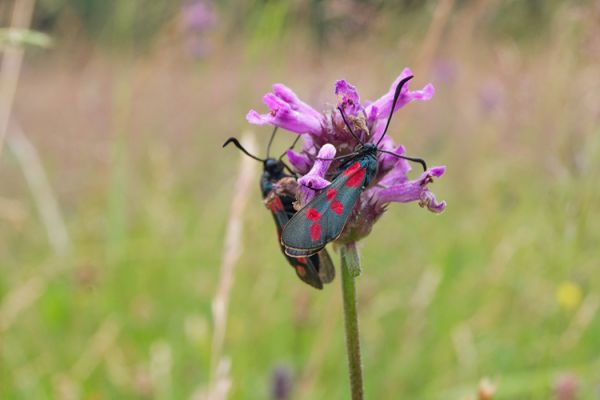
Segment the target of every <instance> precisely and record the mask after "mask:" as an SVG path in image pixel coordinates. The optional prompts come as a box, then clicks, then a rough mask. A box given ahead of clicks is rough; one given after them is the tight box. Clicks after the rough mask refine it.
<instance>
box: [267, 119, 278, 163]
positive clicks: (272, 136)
mask: <svg viewBox="0 0 600 400" xmlns="http://www.w3.org/2000/svg"><path fill="white" fill-rule="evenodd" d="M277 128H278V127H277V126H276V127H275V129H273V133H271V138H270V139H269V144H268V145H267V158H269V154H271V144H272V143H273V139H275V134H276V133H277Z"/></svg>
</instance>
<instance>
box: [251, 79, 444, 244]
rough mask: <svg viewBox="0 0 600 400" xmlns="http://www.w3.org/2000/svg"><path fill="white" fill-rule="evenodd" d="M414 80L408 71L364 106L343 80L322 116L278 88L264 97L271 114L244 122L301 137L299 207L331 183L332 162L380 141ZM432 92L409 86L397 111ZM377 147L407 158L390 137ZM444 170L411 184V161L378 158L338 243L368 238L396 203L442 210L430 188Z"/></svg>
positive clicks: (295, 159)
mask: <svg viewBox="0 0 600 400" xmlns="http://www.w3.org/2000/svg"><path fill="white" fill-rule="evenodd" d="M410 75H412V72H411V70H410V69H408V68H406V69H404V71H402V73H401V74H400V75H399V76H398V78H396V80H395V81H394V83H393V84H392V85H391V86H390V90H389V91H388V92H387V93H386V94H384V95H383V96H382V97H380V98H379V99H377V100H375V101H373V102H365V103H364V104H361V101H360V96H359V94H358V91H357V90H356V88H355V87H354V86H353V85H351V84H350V83H348V82H346V81H345V80H339V81H337V82H336V84H335V94H336V95H337V100H338V101H337V104H336V107H335V108H332V109H331V110H329V111H326V112H325V113H323V114H322V113H319V112H317V111H316V110H315V109H314V108H312V107H311V106H309V105H307V104H306V103H304V102H302V101H301V100H300V99H299V98H298V97H297V96H296V94H295V93H294V92H293V91H292V90H290V89H289V88H287V87H285V86H284V85H281V84H276V85H274V86H273V92H272V93H268V94H267V95H265V97H264V98H263V100H264V102H265V103H266V104H267V106H268V107H269V109H270V110H271V112H270V113H268V114H259V113H257V112H256V111H254V110H251V111H250V112H249V113H248V115H247V116H246V118H247V119H248V121H249V122H251V123H254V124H259V125H262V124H267V123H268V124H271V125H275V126H279V127H281V128H284V129H287V130H290V131H292V132H295V133H297V134H300V135H302V137H303V139H304V146H303V149H302V150H301V151H299V152H296V151H293V150H289V151H288V152H287V156H288V159H289V161H290V164H291V165H292V167H293V168H294V170H295V171H296V172H297V173H298V174H299V176H300V177H299V179H298V189H297V192H296V197H297V199H298V202H299V204H300V205H304V204H306V203H307V202H309V201H310V200H311V199H312V198H313V197H314V196H315V195H316V193H318V191H319V190H322V189H324V188H325V187H327V186H328V185H329V184H330V182H329V180H330V179H331V178H332V177H334V176H335V173H336V171H337V168H338V167H339V165H340V161H337V160H331V159H332V158H334V157H335V156H336V155H337V156H338V157H340V156H343V155H346V154H350V153H352V152H353V151H354V149H355V148H356V146H357V145H358V144H360V142H363V143H366V142H370V143H377V142H379V140H380V138H381V135H382V134H383V132H384V129H385V126H386V123H387V120H388V118H389V116H390V112H391V108H392V103H393V97H394V92H395V90H396V87H397V85H398V83H399V82H400V81H401V80H402V79H404V78H406V77H408V76H410ZM434 93H435V90H434V88H433V86H432V85H431V84H428V85H426V86H425V87H424V88H423V89H421V90H414V91H412V90H409V88H408V84H406V85H405V86H404V87H403V88H402V90H401V92H400V97H399V98H398V101H397V103H396V105H395V107H394V112H396V111H397V110H399V109H400V108H402V107H404V106H405V105H406V104H408V103H410V102H412V101H414V100H421V101H426V100H429V99H431V98H432V96H433V94H434ZM339 109H341V110H343V112H344V116H345V117H346V120H347V122H348V124H349V125H350V126H351V127H352V131H353V132H354V134H355V135H356V136H358V137H359V138H360V142H359V141H357V140H356V138H355V137H354V136H353V135H352V134H351V133H350V131H349V130H348V128H347V126H346V123H345V122H344V119H343V118H342V114H341V113H340V111H339ZM378 147H379V149H381V150H385V151H388V152H390V153H393V154H397V155H406V149H405V148H404V146H402V145H395V144H394V141H393V140H392V138H391V137H390V136H388V135H386V136H384V137H383V138H381V141H380V142H379V145H378ZM445 170H446V168H445V167H444V166H438V167H433V168H430V169H428V170H427V171H425V172H423V173H422V174H421V175H420V176H419V177H418V178H417V179H412V180H411V179H409V177H408V173H409V172H410V171H411V165H410V164H409V163H408V161H407V160H405V159H401V158H398V157H395V156H394V155H392V154H387V153H383V152H381V153H379V154H378V168H377V175H376V176H375V178H374V179H373V181H372V182H371V184H370V187H369V188H367V189H366V190H364V191H363V192H362V193H361V195H360V198H359V200H358V201H357V204H356V206H355V207H354V209H353V210H352V214H351V215H350V218H349V220H348V222H347V224H346V226H345V227H344V231H343V233H342V236H341V237H340V239H339V240H341V241H356V240H358V239H360V238H362V237H364V236H366V235H368V234H369V232H370V231H371V228H372V226H373V224H374V222H375V221H377V219H378V218H379V217H380V216H381V215H382V214H383V213H384V212H385V210H386V208H387V205H388V204H389V203H392V202H397V203H409V202H416V203H417V204H419V205H420V206H421V207H423V208H427V209H428V210H429V211H431V212H434V213H440V212H442V211H444V209H445V208H446V203H445V202H444V201H438V200H437V199H436V197H435V195H434V194H433V193H432V192H431V190H430V189H429V185H430V184H431V183H432V182H433V181H434V179H435V178H439V177H441V176H442V175H443V174H444V172H445Z"/></svg>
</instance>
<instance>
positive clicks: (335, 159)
mask: <svg viewBox="0 0 600 400" xmlns="http://www.w3.org/2000/svg"><path fill="white" fill-rule="evenodd" d="M357 154H358V153H357V152H352V153H349V154H344V155H343V156H337V157H333V158H319V157H316V158H315V160H323V161H338V160H342V159H344V158H349V157H354V156H355V155H357Z"/></svg>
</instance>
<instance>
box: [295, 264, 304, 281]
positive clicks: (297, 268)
mask: <svg viewBox="0 0 600 400" xmlns="http://www.w3.org/2000/svg"><path fill="white" fill-rule="evenodd" d="M296 272H298V275H300V276H301V277H303V278H304V276H305V275H306V269H304V267H303V266H302V265H296Z"/></svg>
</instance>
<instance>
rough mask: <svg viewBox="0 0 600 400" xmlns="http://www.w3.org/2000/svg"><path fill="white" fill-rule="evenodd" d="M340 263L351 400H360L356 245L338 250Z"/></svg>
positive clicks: (358, 263)
mask: <svg viewBox="0 0 600 400" xmlns="http://www.w3.org/2000/svg"><path fill="white" fill-rule="evenodd" d="M340 256H341V261H342V266H341V270H342V295H343V298H344V325H345V329H346V352H347V353H348V372H349V375H350V391H351V393H352V400H362V399H363V398H364V396H363V393H364V389H363V377H362V364H361V360H360V340H359V333H358V313H357V311H356V286H355V285H354V278H355V277H356V276H358V275H359V274H360V260H359V258H358V251H357V250H356V244H354V243H348V244H345V245H343V246H341V248H340Z"/></svg>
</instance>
